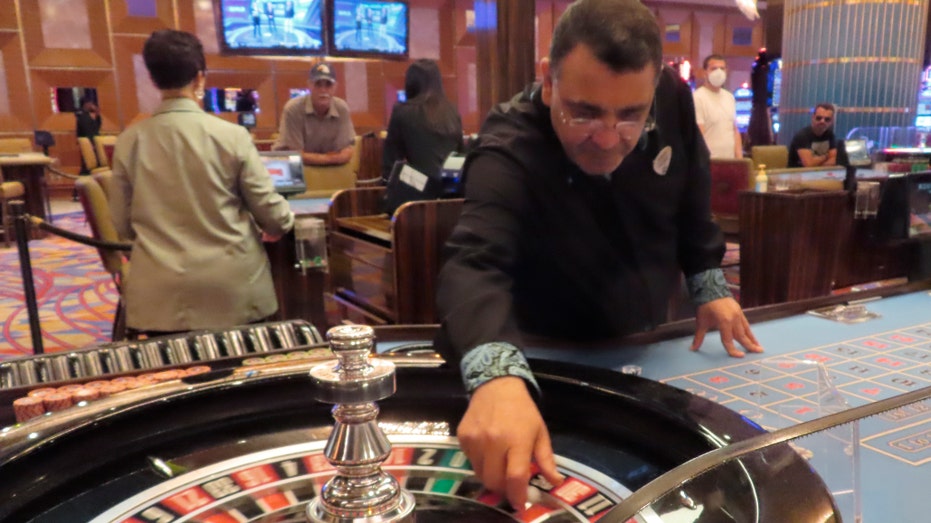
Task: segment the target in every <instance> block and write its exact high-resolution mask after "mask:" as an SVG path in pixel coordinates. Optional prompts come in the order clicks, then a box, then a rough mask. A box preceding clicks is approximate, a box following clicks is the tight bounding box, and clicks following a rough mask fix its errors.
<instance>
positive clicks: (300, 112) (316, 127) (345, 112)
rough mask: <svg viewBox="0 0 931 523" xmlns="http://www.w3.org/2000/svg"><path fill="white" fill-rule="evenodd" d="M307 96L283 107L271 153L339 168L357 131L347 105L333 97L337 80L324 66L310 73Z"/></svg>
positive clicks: (345, 160)
mask: <svg viewBox="0 0 931 523" xmlns="http://www.w3.org/2000/svg"><path fill="white" fill-rule="evenodd" d="M308 83H309V85H310V94H307V95H304V96H298V97H297V98H292V99H291V100H289V101H288V103H286V104H285V106H284V111H283V112H282V114H281V126H280V128H279V133H278V139H277V140H276V141H275V145H274V149H275V150H278V151H284V150H288V151H302V152H303V154H302V155H301V156H302V158H303V160H304V165H342V164H344V163H346V162H348V161H349V160H350V159H351V158H352V152H353V143H354V141H355V137H356V130H355V128H354V127H353V126H352V120H351V119H350V117H349V106H348V105H346V102H345V101H344V100H343V99H341V98H337V97H336V96H333V91H334V90H335V87H336V76H335V75H334V73H333V68H332V67H330V65H329V64H327V63H326V62H320V63H318V64H316V65H314V66H313V67H312V68H311V70H310V78H309V81H308Z"/></svg>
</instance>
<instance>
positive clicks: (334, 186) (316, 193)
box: [295, 136, 362, 198]
mask: <svg viewBox="0 0 931 523" xmlns="http://www.w3.org/2000/svg"><path fill="white" fill-rule="evenodd" d="M361 148H362V139H361V137H360V136H356V140H355V145H354V147H353V153H352V158H351V159H350V160H349V161H348V162H346V163H344V164H343V165H305V166H304V183H306V184H307V191H305V192H304V193H302V194H299V195H297V196H295V198H328V197H330V196H333V194H334V193H336V192H337V191H341V190H343V189H352V188H354V187H355V186H356V179H357V178H358V173H359V158H360V156H361V152H360V149H361Z"/></svg>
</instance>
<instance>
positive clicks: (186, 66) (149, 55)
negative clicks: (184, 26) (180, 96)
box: [142, 29, 207, 89]
mask: <svg viewBox="0 0 931 523" xmlns="http://www.w3.org/2000/svg"><path fill="white" fill-rule="evenodd" d="M142 59H143V60H144V61H145V67H146V69H148V70H149V76H150V77H151V78H152V82H154V83H155V86H156V87H158V88H159V89H178V88H179V87H184V86H185V85H187V84H189V83H191V82H192V81H193V80H194V78H195V77H197V73H198V72H201V71H205V70H206V69H207V60H206V59H205V58H204V46H203V45H201V43H200V40H198V39H197V37H196V36H194V35H192V34H191V33H186V32H184V31H176V30H174V29H161V30H159V31H155V32H154V33H152V34H151V35H150V36H149V38H148V39H147V40H146V41H145V45H144V46H143V47H142Z"/></svg>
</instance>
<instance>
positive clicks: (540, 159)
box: [437, 0, 762, 507]
mask: <svg viewBox="0 0 931 523" xmlns="http://www.w3.org/2000/svg"><path fill="white" fill-rule="evenodd" d="M541 71H542V74H543V82H542V84H541V85H534V86H531V87H529V88H527V89H526V90H525V91H524V92H523V93H521V94H520V95H518V96H516V97H514V98H513V99H512V100H511V101H510V102H508V103H505V104H501V105H499V106H498V107H496V108H495V109H494V110H493V111H492V112H491V114H490V115H489V117H488V119H487V120H486V122H485V123H484V125H483V127H482V132H481V136H480V139H479V143H478V145H477V148H476V149H475V150H474V151H473V152H472V153H470V156H469V158H468V159H467V162H466V166H465V179H466V193H465V199H466V200H465V204H464V207H463V212H462V216H461V217H460V220H459V223H458V224H457V226H456V228H455V230H454V231H453V233H452V235H451V237H450V240H449V242H448V244H447V249H448V254H449V256H450V257H449V260H448V262H447V263H446V265H445V266H444V267H443V269H442V271H441V273H440V282H439V291H438V306H439V309H440V313H441V316H442V328H441V330H440V333H439V335H438V338H437V347H438V348H440V350H441V351H442V352H444V354H445V355H446V356H447V358H448V359H450V360H451V361H454V362H458V363H459V364H460V368H461V369H462V373H463V379H464V381H465V382H466V387H467V389H468V390H469V392H470V393H471V394H472V396H471V399H470V403H469V407H468V409H467V411H466V413H465V415H464V416H463V419H462V421H461V423H460V425H459V428H458V436H459V440H460V445H461V447H462V449H463V450H464V451H465V453H466V455H467V456H468V457H469V459H470V461H471V462H472V465H473V467H474V469H475V472H476V474H477V476H478V477H479V478H481V479H482V481H483V482H484V483H485V485H486V486H487V487H488V488H490V489H492V490H495V491H499V492H505V493H506V494H507V497H508V499H509V501H510V502H511V504H512V505H513V506H515V507H521V506H523V504H524V502H525V501H526V486H527V481H528V480H529V477H530V462H531V461H534V462H536V464H537V465H538V466H539V467H540V470H541V472H542V474H543V475H544V477H546V479H547V480H548V481H550V482H553V483H558V482H559V481H560V479H561V478H560V476H559V473H558V472H557V471H556V467H555V462H554V458H553V453H552V447H551V444H550V439H549V434H548V431H547V429H546V427H545V425H544V423H543V420H542V417H541V416H540V413H539V411H538V409H537V408H536V405H535V403H534V401H533V398H532V396H531V393H530V391H531V390H532V389H534V388H535V383H534V381H533V377H532V374H531V373H530V370H529V368H528V366H527V361H526V359H525V358H524V356H523V354H522V352H521V350H520V348H521V347H522V345H523V341H522V340H523V335H524V334H525V333H529V334H533V335H544V336H550V337H558V338H565V339H597V338H610V337H614V336H618V335H623V334H628V333H632V332H637V331H643V330H648V329H652V328H653V327H655V326H656V325H658V324H659V323H661V322H662V321H664V319H665V310H666V306H667V303H668V300H669V298H670V296H671V295H672V294H673V293H674V292H676V291H677V290H678V288H679V287H678V282H679V276H678V275H679V274H680V273H684V274H685V277H686V283H687V285H688V287H689V293H690V296H691V298H692V300H693V301H694V302H695V304H696V305H697V332H696V336H695V339H694V341H693V346H692V348H693V350H697V349H698V347H699V346H700V345H701V343H702V341H703V339H704V335H705V333H706V331H707V330H708V329H709V328H717V329H718V330H720V334H721V340H722V343H723V345H724V347H725V348H726V350H727V352H728V353H729V354H730V355H732V356H735V357H739V356H743V352H741V351H740V350H739V349H738V348H737V347H736V346H735V343H734V342H735V341H736V342H738V343H740V344H741V345H743V346H744V347H745V348H746V349H747V350H749V351H751V352H760V351H762V349H761V347H760V346H759V344H758V343H757V341H756V339H755V338H754V336H753V334H752V332H751V330H750V326H749V323H748V322H747V320H746V318H745V317H744V315H743V312H742V311H741V309H740V306H739V305H738V304H737V302H736V301H735V300H734V299H733V298H732V297H731V296H730V293H729V292H728V291H727V288H726V286H725V284H724V278H723V274H722V272H721V270H720V262H721V258H722V256H723V254H724V240H723V236H722V234H721V232H720V229H719V228H718V227H717V226H716V225H715V224H714V223H713V222H712V221H711V213H710V174H709V158H708V150H707V147H706V146H705V144H704V141H703V140H702V138H701V133H700V132H699V130H698V127H697V125H696V123H695V110H694V107H693V104H692V96H691V93H690V91H689V89H688V86H687V85H686V84H685V83H684V82H682V81H681V80H679V79H678V78H677V77H676V75H675V73H674V72H673V71H672V70H671V69H669V68H665V67H663V65H662V43H661V39H660V35H659V29H658V26H657V24H656V20H655V18H654V17H653V15H652V14H651V12H650V11H649V9H647V8H646V7H644V6H643V5H642V4H641V3H640V2H639V1H638V0H580V1H578V2H575V3H574V4H572V5H571V6H570V7H569V9H567V10H566V11H565V13H564V14H563V15H562V17H561V18H560V20H559V22H558V23H557V26H556V29H555V31H554V34H553V40H552V47H551V49H550V56H549V58H547V59H544V60H543V61H542V62H541Z"/></svg>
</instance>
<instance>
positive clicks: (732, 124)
mask: <svg viewBox="0 0 931 523" xmlns="http://www.w3.org/2000/svg"><path fill="white" fill-rule="evenodd" d="M703 66H704V69H705V79H706V80H707V81H706V82H705V85H703V86H701V87H699V88H698V89H696V90H695V92H694V93H693V94H692V96H693V98H694V99H695V120H696V121H697V122H698V128H699V129H701V134H702V136H703V137H704V138H705V143H706V144H707V145H708V150H709V151H711V157H712V158H741V157H742V156H743V145H742V144H741V142H740V131H739V130H738V129H737V105H736V103H735V101H734V95H733V94H731V93H730V92H729V91H728V90H727V89H724V88H723V85H724V82H725V81H727V62H726V61H725V60H724V57H723V56H721V55H716V54H713V55H709V56H708V57H707V58H705V62H704V64H703Z"/></svg>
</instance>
